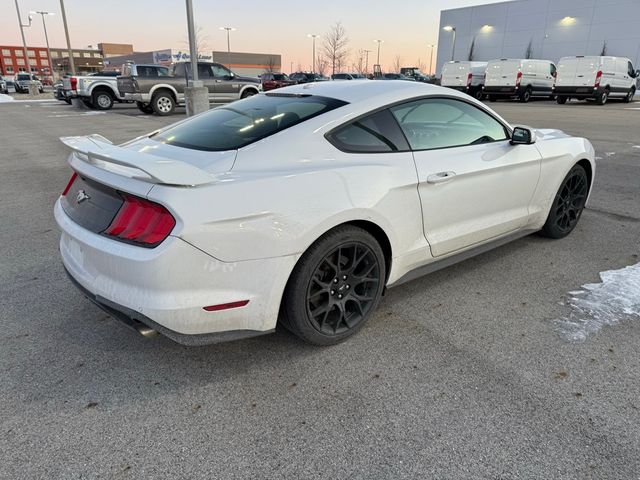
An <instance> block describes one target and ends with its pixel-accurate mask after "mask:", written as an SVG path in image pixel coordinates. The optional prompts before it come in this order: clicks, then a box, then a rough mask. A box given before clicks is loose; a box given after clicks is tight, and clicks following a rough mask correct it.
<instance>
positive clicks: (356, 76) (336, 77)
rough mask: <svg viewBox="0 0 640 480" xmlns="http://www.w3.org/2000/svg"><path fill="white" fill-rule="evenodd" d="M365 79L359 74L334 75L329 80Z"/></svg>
mask: <svg viewBox="0 0 640 480" xmlns="http://www.w3.org/2000/svg"><path fill="white" fill-rule="evenodd" d="M366 78H367V77H365V76H364V75H362V74H361V73H334V74H333V75H331V80H365V79H366Z"/></svg>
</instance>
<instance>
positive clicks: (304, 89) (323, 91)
mask: <svg viewBox="0 0 640 480" xmlns="http://www.w3.org/2000/svg"><path fill="white" fill-rule="evenodd" d="M278 93H283V94H284V93H287V94H298V95H309V94H310V95H319V96H322V97H330V98H335V99H338V100H342V101H344V102H348V103H359V102H365V101H371V100H372V98H373V97H379V98H377V100H378V101H379V102H381V106H382V105H383V104H388V103H394V102H399V101H402V100H405V99H408V98H413V97H420V96H426V95H438V94H440V95H448V96H455V97H460V98H469V97H468V95H466V94H465V93H462V92H458V91H456V90H453V89H450V88H444V87H439V86H437V85H431V84H427V83H420V82H407V81H405V80H389V81H386V82H372V81H370V80H353V81H351V82H317V83H305V84H303V85H293V86H291V87H285V88H282V89H278Z"/></svg>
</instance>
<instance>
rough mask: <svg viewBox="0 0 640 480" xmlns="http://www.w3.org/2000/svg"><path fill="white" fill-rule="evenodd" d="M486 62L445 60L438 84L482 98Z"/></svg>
mask: <svg viewBox="0 0 640 480" xmlns="http://www.w3.org/2000/svg"><path fill="white" fill-rule="evenodd" d="M486 69H487V62H461V61H454V62H447V63H445V64H444V66H443V67H442V77H441V79H440V85H442V86H443V87H447V88H453V89H454V90H458V91H460V92H465V93H467V94H468V95H471V96H472V97H474V98H477V99H478V100H480V99H482V97H483V92H482V87H484V74H485V70H486Z"/></svg>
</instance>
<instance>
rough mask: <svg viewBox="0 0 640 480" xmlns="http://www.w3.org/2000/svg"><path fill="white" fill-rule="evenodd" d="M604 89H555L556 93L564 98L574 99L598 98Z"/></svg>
mask: <svg viewBox="0 0 640 480" xmlns="http://www.w3.org/2000/svg"><path fill="white" fill-rule="evenodd" d="M603 91H604V88H602V87H598V88H594V87H558V86H556V87H555V89H554V93H555V94H556V95H559V96H563V97H573V98H596V97H598V96H599V95H600V94H601V93H602V92H603Z"/></svg>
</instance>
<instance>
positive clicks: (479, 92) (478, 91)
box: [473, 88, 484, 100]
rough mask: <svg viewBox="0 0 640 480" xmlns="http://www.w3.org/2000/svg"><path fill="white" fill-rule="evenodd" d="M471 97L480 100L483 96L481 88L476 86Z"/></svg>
mask: <svg viewBox="0 0 640 480" xmlns="http://www.w3.org/2000/svg"><path fill="white" fill-rule="evenodd" d="M473 98H475V99H476V100H482V99H483V98H484V94H483V93H482V88H478V89H476V91H475V92H473Z"/></svg>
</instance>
